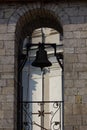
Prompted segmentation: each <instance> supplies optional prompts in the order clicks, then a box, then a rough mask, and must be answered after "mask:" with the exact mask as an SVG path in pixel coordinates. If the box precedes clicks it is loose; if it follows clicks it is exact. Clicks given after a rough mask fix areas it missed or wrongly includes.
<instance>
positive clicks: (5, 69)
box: [2, 65, 14, 73]
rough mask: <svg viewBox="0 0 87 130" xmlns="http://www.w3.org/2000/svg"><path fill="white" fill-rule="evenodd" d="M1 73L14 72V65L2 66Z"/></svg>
mask: <svg viewBox="0 0 87 130" xmlns="http://www.w3.org/2000/svg"><path fill="white" fill-rule="evenodd" d="M2 68H3V72H5V73H7V72H14V65H3V67H2Z"/></svg>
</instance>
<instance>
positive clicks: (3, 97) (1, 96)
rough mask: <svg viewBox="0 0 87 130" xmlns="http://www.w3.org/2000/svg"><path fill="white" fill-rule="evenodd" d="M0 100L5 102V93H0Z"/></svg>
mask: <svg viewBox="0 0 87 130" xmlns="http://www.w3.org/2000/svg"><path fill="white" fill-rule="evenodd" d="M0 102H1V103H2V102H6V95H3V94H1V95H0Z"/></svg>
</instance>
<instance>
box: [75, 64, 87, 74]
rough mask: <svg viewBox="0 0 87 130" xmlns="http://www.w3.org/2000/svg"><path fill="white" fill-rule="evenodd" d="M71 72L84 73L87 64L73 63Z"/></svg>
mask: <svg viewBox="0 0 87 130" xmlns="http://www.w3.org/2000/svg"><path fill="white" fill-rule="evenodd" d="M73 70H74V71H75V72H86V71H87V64H86V63H84V64H83V63H73Z"/></svg>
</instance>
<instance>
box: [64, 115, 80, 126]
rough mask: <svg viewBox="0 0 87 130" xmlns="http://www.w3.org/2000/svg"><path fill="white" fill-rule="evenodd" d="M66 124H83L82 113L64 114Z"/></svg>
mask: <svg viewBox="0 0 87 130" xmlns="http://www.w3.org/2000/svg"><path fill="white" fill-rule="evenodd" d="M64 120H65V125H69V126H70V125H81V123H82V119H81V115H65V116H64Z"/></svg>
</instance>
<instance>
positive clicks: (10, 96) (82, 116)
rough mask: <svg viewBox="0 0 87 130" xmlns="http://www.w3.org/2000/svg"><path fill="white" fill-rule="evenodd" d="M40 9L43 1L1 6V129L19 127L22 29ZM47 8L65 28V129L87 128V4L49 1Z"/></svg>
mask: <svg viewBox="0 0 87 130" xmlns="http://www.w3.org/2000/svg"><path fill="white" fill-rule="evenodd" d="M37 9H40V4H39V3H35V4H27V5H21V4H9V5H6V4H3V5H0V130H14V129H15V130H16V117H15V115H17V113H16V109H17V106H16V102H17V98H16V97H17V96H16V95H17V73H16V72H17V50H18V45H19V40H20V38H21V37H22V35H23V34H24V32H23V33H21V28H22V27H23V25H24V24H25V23H27V22H28V20H29V19H32V17H33V15H31V14H30V13H31V12H32V11H33V10H37ZM43 9H44V10H45V11H46V10H47V11H48V10H49V12H51V13H52V14H53V15H54V16H56V17H57V18H58V19H59V20H60V22H61V25H62V27H63V30H64V37H63V43H64V117H65V118H64V127H65V130H86V129H87V90H86V86H87V24H86V23H87V3H80V2H76V3H75V2H74V3H67V2H66V3H59V4H58V5H55V4H47V5H43ZM26 14H27V15H26ZM28 18H29V19H28Z"/></svg>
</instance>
